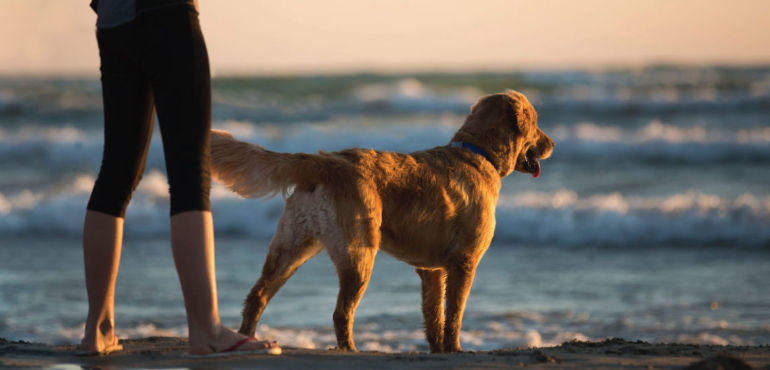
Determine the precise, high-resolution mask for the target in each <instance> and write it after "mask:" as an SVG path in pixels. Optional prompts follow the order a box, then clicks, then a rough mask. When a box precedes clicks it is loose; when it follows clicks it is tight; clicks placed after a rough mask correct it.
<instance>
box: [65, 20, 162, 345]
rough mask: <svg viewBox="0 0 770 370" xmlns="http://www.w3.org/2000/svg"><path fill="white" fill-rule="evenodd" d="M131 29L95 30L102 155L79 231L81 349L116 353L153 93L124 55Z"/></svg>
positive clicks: (132, 63)
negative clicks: (131, 212)
mask: <svg viewBox="0 0 770 370" xmlns="http://www.w3.org/2000/svg"><path fill="white" fill-rule="evenodd" d="M131 28H132V26H131V25H130V24H129V25H125V26H120V27H117V28H115V29H111V30H108V31H107V32H102V31H99V33H98V40H99V53H100V56H101V70H102V97H103V102H104V153H103V157H102V165H101V168H100V170H99V176H98V178H97V179H96V183H95V184H94V189H93V192H92V193H91V198H90V199H89V202H88V207H87V211H86V217H85V222H84V227H83V260H84V267H85V279H86V291H87V293H88V316H87V318H86V325H85V333H84V336H83V340H82V341H81V343H80V348H81V349H82V350H86V351H96V352H111V351H114V350H119V349H121V347H120V345H118V344H117V343H118V340H117V337H116V336H115V331H114V328H115V324H114V308H113V307H114V293H115V280H116V278H117V275H118V265H119V264H120V252H121V245H122V238H123V216H124V214H125V211H126V207H127V206H128V202H129V200H130V198H131V193H132V192H133V190H134V189H135V188H136V185H137V184H138V182H139V179H140V178H141V175H142V172H143V171H144V163H145V159H146V156H147V150H148V147H149V144H150V137H151V135H152V114H153V105H152V104H153V103H152V92H151V90H150V86H149V83H148V82H147V78H146V77H145V76H144V75H143V74H142V73H141V71H140V70H139V67H138V65H137V64H136V63H134V62H132V59H131V58H130V57H129V56H128V55H127V54H126V46H127V45H128V44H129V40H130V39H131V38H130V35H131Z"/></svg>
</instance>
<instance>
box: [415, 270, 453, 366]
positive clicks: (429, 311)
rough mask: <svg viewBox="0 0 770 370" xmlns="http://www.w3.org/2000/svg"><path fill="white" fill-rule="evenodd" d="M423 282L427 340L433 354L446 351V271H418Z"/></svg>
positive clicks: (423, 310) (423, 308)
mask: <svg viewBox="0 0 770 370" xmlns="http://www.w3.org/2000/svg"><path fill="white" fill-rule="evenodd" d="M416 271H417V275H420V279H421V280H422V316H423V318H424V323H425V339H427V340H428V345H430V352H431V353H439V352H442V351H443V350H444V345H443V343H444V291H445V289H446V272H445V271H444V270H426V269H419V268H418V269H417V270H416Z"/></svg>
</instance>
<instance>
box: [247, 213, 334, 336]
mask: <svg viewBox="0 0 770 370" xmlns="http://www.w3.org/2000/svg"><path fill="white" fill-rule="evenodd" d="M322 248H323V247H322V246H321V244H320V243H319V242H318V240H317V239H316V238H315V237H314V236H313V235H312V234H311V232H310V231H309V230H308V227H307V225H306V223H305V222H303V219H302V218H301V217H297V212H296V209H293V207H290V206H287V208H286V210H285V211H284V214H283V216H281V220H280V221H279V222H278V228H277V229H276V233H275V236H274V237H273V240H272V241H271V242H270V248H269V250H268V252H267V257H266V258H265V264H264V266H263V267H262V276H260V278H259V280H257V283H256V284H254V287H252V288H251V291H250V292H249V294H248V296H246V299H245V300H244V302H243V311H242V312H241V315H242V317H243V320H242V321H241V328H240V329H239V330H238V331H239V332H240V333H241V334H245V335H250V336H253V335H254V332H255V331H256V328H257V323H258V322H259V318H260V316H261V315H262V311H263V310H264V309H265V305H267V303H268V302H269V301H270V299H271V298H273V296H274V295H275V293H276V292H278V289H280V288H281V287H282V286H283V284H284V283H286V281H287V280H289V278H290V277H291V275H293V274H294V272H296V271H297V269H298V268H299V267H300V266H302V264H303V263H305V262H306V261H307V260H309V259H310V258H312V257H313V256H315V255H316V254H318V252H320V251H321V249H322Z"/></svg>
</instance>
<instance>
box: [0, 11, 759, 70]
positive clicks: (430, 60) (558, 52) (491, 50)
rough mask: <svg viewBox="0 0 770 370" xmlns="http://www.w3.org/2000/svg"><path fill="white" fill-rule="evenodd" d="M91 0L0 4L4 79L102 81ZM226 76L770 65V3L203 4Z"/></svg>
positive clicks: (215, 65) (214, 56) (216, 66)
mask: <svg viewBox="0 0 770 370" xmlns="http://www.w3.org/2000/svg"><path fill="white" fill-rule="evenodd" d="M88 2H89V1H88V0H0V74H2V75H30V74H32V75H36V74H43V75H51V74H54V75H56V74H85V75H96V74H97V73H98V64H99V60H98V50H97V46H96V40H95V22H96V16H95V14H94V13H93V12H92V11H91V10H90V8H89V7H88ZM199 3H200V10H201V15H200V19H201V25H202V28H203V33H204V35H205V37H206V41H207V44H208V49H209V57H210V59H211V65H212V70H213V72H214V74H215V75H227V74H283V73H324V72H331V73H340V72H342V73H344V72H360V71H374V72H392V71H433V70H441V71H468V70H514V69H520V68H530V69H532V68H535V69H550V68H560V69H569V68H603V67H625V66H632V67H634V66H641V65H647V64H658V63H671V64H768V63H770V41H768V40H770V1H767V0H731V1H724V0H719V1H714V0H644V1H642V0H638V1H636V0H580V1H569V0H563V1H556V0H537V1H532V0H529V1H517V0H473V1H468V0H443V1H438V0H377V1H375V0H323V1H318V0H285V1H275V0H271V1H261V0H199Z"/></svg>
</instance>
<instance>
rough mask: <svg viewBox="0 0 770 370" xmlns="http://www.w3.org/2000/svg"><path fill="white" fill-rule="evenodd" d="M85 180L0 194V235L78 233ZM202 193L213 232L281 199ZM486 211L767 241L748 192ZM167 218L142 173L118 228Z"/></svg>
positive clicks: (511, 201) (160, 232)
mask: <svg viewBox="0 0 770 370" xmlns="http://www.w3.org/2000/svg"><path fill="white" fill-rule="evenodd" d="M93 181H94V179H93V177H91V176H88V175H81V176H78V177H76V178H75V179H74V180H72V181H71V183H70V184H69V185H67V186H59V187H55V188H53V190H48V191H40V192H33V191H29V190H25V191H21V192H17V193H15V194H13V195H4V194H2V193H0V235H4V236H24V235H57V236H73V237H74V236H79V235H80V232H81V229H82V219H83V218H82V215H83V214H84V212H85V210H84V208H85V204H86V203H87V200H88V196H89V192H90V189H91V187H92V185H93ZM211 194H212V204H213V212H214V214H215V217H216V219H217V232H218V235H222V236H225V235H227V236H244V237H260V238H269V237H271V236H272V234H273V231H274V229H275V226H276V224H277V220H278V218H279V217H280V215H281V212H282V209H283V200H282V199H281V198H271V199H268V200H259V199H241V198H239V197H238V196H236V195H234V194H233V193H232V192H230V191H229V190H227V189H226V188H224V187H223V186H222V185H221V184H218V183H215V184H214V187H213V189H212V193H211ZM496 215H497V230H496V233H495V240H496V241H497V242H505V243H514V244H516V243H529V244H541V245H543V244H546V245H594V244H603V245H616V246H621V247H622V246H625V245H629V244H633V245H639V244H643V245H651V244H652V245H656V244H696V245H701V244H726V245H743V246H763V245H770V229H768V228H767V225H768V224H769V223H770V197H764V198H760V197H756V196H754V195H752V194H743V195H740V196H738V197H734V198H728V197H720V196H717V195H713V194H706V193H701V192H698V191H687V192H684V193H678V194H674V195H670V196H665V197H636V196H624V195H621V194H620V193H609V194H599V195H591V196H584V197H581V196H578V194H577V193H575V192H574V191H570V190H559V191H554V192H550V193H542V192H524V193H519V194H502V195H501V197H500V199H499V202H498V206H497V211H496ZM76 216H77V217H76ZM167 217H168V185H167V182H166V177H165V176H164V175H163V174H162V173H160V172H158V171H152V172H150V173H149V174H148V175H147V176H146V177H145V180H144V181H142V183H141V184H140V186H139V188H138V189H137V191H136V193H135V195H134V200H133V201H132V203H131V205H130V206H129V209H128V212H127V215H126V218H127V221H126V222H127V223H128V224H130V225H131V228H130V230H129V231H127V235H128V236H136V237H148V238H153V237H165V235H166V234H167V232H168V231H167V227H168V226H167Z"/></svg>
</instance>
